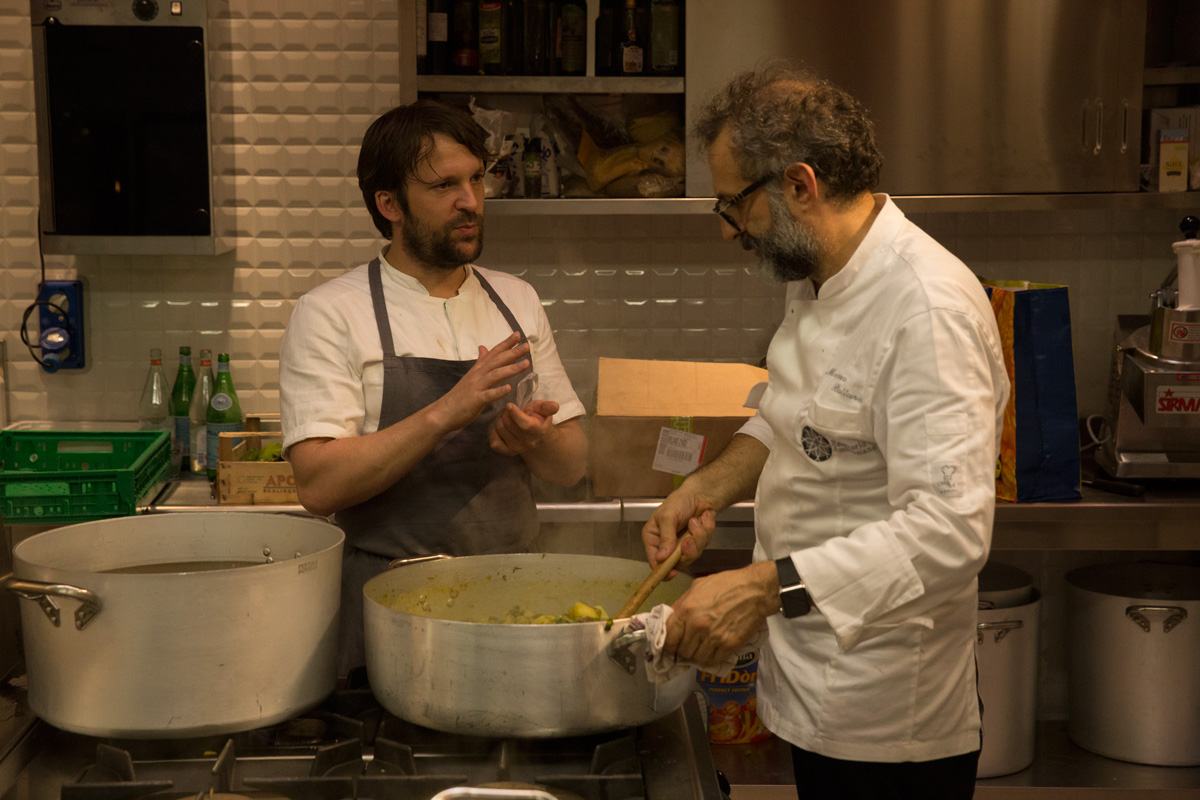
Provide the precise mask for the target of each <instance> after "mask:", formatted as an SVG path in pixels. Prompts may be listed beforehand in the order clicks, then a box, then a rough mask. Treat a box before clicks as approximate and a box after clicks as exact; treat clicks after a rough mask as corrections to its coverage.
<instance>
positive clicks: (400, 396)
mask: <svg viewBox="0 0 1200 800" xmlns="http://www.w3.org/2000/svg"><path fill="white" fill-rule="evenodd" d="M486 156H487V151H486V147H485V142H484V136H483V132H482V131H481V130H480V129H479V127H478V126H477V125H476V124H475V122H474V120H472V119H471V117H470V115H469V114H468V113H467V112H466V111H464V110H462V109H459V108H454V107H451V106H446V105H443V104H440V103H437V102H434V101H431V100H418V101H417V102H416V103H413V104H412V105H408V106H401V107H399V108H395V109H392V110H391V111H389V112H387V113H386V114H384V115H383V116H381V117H379V118H378V119H377V120H375V121H374V122H373V123H372V124H371V126H370V127H369V128H368V130H367V132H366V135H365V136H364V137H363V143H362V148H361V150H360V151H359V158H358V183H359V188H360V189H361V190H362V194H363V199H364V201H365V202H366V206H367V210H368V211H369V212H370V214H371V218H372V220H373V221H374V223H375V227H376V228H378V229H379V232H380V233H381V234H383V236H384V237H385V238H386V239H389V240H390V242H389V243H387V244H385V245H384V246H383V247H382V248H381V249H380V251H379V255H378V257H376V258H374V259H372V260H371V261H370V263H368V264H363V265H362V266H359V267H357V268H355V269H352V270H350V271H348V272H346V273H345V274H343V275H340V276H339V277H337V278H334V279H333V280H331V281H329V282H327V283H325V284H322V285H321V286H318V287H317V288H315V289H313V290H312V291H310V292H309V293H308V294H306V295H304V296H303V297H301V298H300V300H299V301H297V303H296V308H295V310H294V311H293V312H292V318H291V321H290V322H289V324H288V328H287V332H286V334H285V335H284V339H283V344H282V346H281V350H280V358H279V400H280V411H281V416H282V420H283V434H284V439H283V447H284V456H285V457H286V458H287V459H288V460H289V461H290V462H291V464H292V467H293V469H294V471H295V475H296V489H297V493H298V494H299V497H300V502H301V503H302V504H303V505H304V507H305V508H306V509H308V510H309V511H311V512H312V513H314V514H318V515H321V516H327V515H330V514H332V515H333V516H334V521H335V522H336V523H337V524H338V525H339V526H341V527H342V529H343V530H344V531H345V532H346V548H345V554H344V557H343V560H342V619H341V639H342V644H341V664H340V667H339V669H340V674H342V675H346V674H347V673H348V672H349V671H350V670H351V669H353V668H355V667H357V666H360V665H362V664H363V663H364V660H365V654H364V646H363V595H362V589H363V585H364V584H365V583H366V581H367V580H369V579H370V578H371V577H373V576H374V575H377V574H379V573H380V572H383V571H384V570H385V569H386V568H387V564H388V561H389V560H391V559H393V558H399V557H405V556H421V555H429V554H433V553H446V554H449V555H475V554H484V553H511V552H528V551H530V550H531V549H532V547H533V543H534V537H535V536H536V534H537V530H538V520H537V512H536V508H535V506H534V501H533V495H532V490H531V481H530V475H531V474H532V475H536V476H538V477H539V478H541V479H543V480H546V481H548V482H550V483H555V484H560V485H563V486H571V485H573V484H575V483H577V482H578V481H579V479H580V478H582V477H583V473H584V469H585V465H586V461H587V440H586V439H585V437H584V434H583V429H582V428H581V427H580V424H579V421H578V417H580V416H582V414H583V413H584V408H583V405H582V404H581V403H580V402H579V398H578V397H577V396H576V395H575V391H574V390H573V389H572V388H571V383H570V381H569V380H568V379H567V375H566V372H565V371H564V369H563V366H562V362H561V361H560V360H559V357H558V351H557V349H556V348H555V346H554V338H553V336H552V334H551V330H550V323H549V321H548V320H547V319H546V314H545V312H544V311H543V310H542V304H541V301H540V300H539V298H538V296H537V293H536V292H535V291H534V289H533V287H532V286H530V285H529V284H527V283H525V282H524V281H522V280H520V279H519V278H516V277H514V276H512V275H508V274H506V273H503V272H495V271H492V270H488V269H483V268H481V267H477V266H473V262H474V261H475V259H477V258H478V257H479V254H480V253H481V252H482V249H483V221H484V217H483V175H484V158H485V157H486Z"/></svg>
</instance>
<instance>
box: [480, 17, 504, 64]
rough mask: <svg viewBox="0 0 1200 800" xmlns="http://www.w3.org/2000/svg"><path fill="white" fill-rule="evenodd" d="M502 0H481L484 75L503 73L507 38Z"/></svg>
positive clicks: (481, 49) (481, 55)
mask: <svg viewBox="0 0 1200 800" xmlns="http://www.w3.org/2000/svg"><path fill="white" fill-rule="evenodd" d="M505 5H506V4H505V3H503V2H501V0H479V67H480V69H481V70H482V71H483V74H484V75H503V74H504V63H505V61H507V59H506V58H505V57H504V56H505V55H506V53H505V52H504V51H505V50H506V49H507V44H508V42H507V39H506V37H505V30H504V22H505V20H504V16H505V14H504V6H505Z"/></svg>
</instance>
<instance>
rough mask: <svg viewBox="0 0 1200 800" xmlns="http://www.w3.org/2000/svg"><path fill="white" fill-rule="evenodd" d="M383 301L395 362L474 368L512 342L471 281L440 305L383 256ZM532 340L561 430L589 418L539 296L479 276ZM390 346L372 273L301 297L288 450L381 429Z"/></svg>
mask: <svg viewBox="0 0 1200 800" xmlns="http://www.w3.org/2000/svg"><path fill="white" fill-rule="evenodd" d="M379 263H380V274H381V278H382V282H383V294H384V298H385V300H386V302H387V310H388V321H389V322H390V324H391V327H392V340H393V342H394V343H395V347H396V355H397V356H415V357H418V358H438V359H444V360H449V361H470V360H474V359H476V358H478V357H479V346H480V345H483V346H484V347H487V348H489V349H490V348H492V347H494V346H495V345H497V344H499V343H500V342H502V341H503V340H504V339H506V338H507V337H508V336H509V335H510V334H511V333H512V328H511V327H509V324H508V322H507V321H505V319H504V316H503V315H502V314H501V313H500V309H499V308H497V306H496V304H495V303H493V302H492V299H491V297H489V296H488V294H487V292H486V290H484V288H483V286H482V285H481V284H480V283H479V279H478V278H476V277H475V274H474V273H473V272H472V273H470V274H468V276H467V278H466V280H464V281H463V284H462V286H461V287H459V290H458V294H457V295H455V296H454V297H450V298H441V297H433V296H431V295H430V294H429V292H428V291H427V290H426V289H425V287H424V286H422V285H421V282H420V281H418V280H417V279H416V278H414V277H412V276H410V275H406V274H405V273H403V272H401V271H400V270H398V269H396V268H395V267H392V266H391V265H389V264H388V262H387V260H386V259H385V258H384V257H383V252H382V251H381V252H380V254H379ZM475 269H477V270H479V272H480V273H481V274H482V275H483V276H484V278H485V279H486V280H487V282H488V283H489V284H491V286H492V288H493V289H495V290H496V293H497V294H498V295H500V297H501V299H502V300H504V303H505V305H507V306H508V307H509V310H511V311H512V313H513V316H514V317H516V320H517V322H518V323H519V324H520V326H521V329H522V330H524V332H525V336H526V337H527V338H528V339H529V346H530V352H531V355H532V360H533V369H534V371H535V372H537V374H538V388H537V391H536V393H535V394H534V397H536V398H538V399H542V400H554V401H555V402H557V403H558V404H559V409H558V413H557V414H555V415H554V422H555V424H557V423H560V422H563V421H565V420H568V419H572V418H573V417H578V416H581V415H582V414H583V413H584V408H583V404H582V403H581V402H579V398H578V396H576V394H575V390H574V389H573V388H572V387H571V382H570V380H569V379H568V378H567V374H566V371H565V370H564V369H563V365H562V361H561V360H560V359H559V357H558V348H557V347H555V345H554V336H553V334H552V332H551V329H550V321H549V320H548V319H547V318H546V312H545V311H544V310H543V309H542V303H541V300H540V299H539V298H538V295H537V292H536V291H535V290H534V288H533V287H532V286H530V285H529V284H528V283H526V282H525V281H523V280H521V279H520V278H518V277H516V276H514V275H509V274H507V273H504V272H496V271H493V270H490V269H484V268H482V267H475ZM382 397H383V346H382V344H381V343H380V341H379V328H378V327H377V325H376V322H375V312H374V309H373V307H372V305H371V289H370V286H369V285H368V283H367V265H366V264H363V265H362V266H359V267H356V268H354V269H352V270H350V271H349V272H346V273H345V274H343V275H339V276H338V277H336V278H334V279H333V280H331V281H328V282H327V283H323V284H321V285H320V286H318V287H317V288H315V289H313V290H312V291H310V292H308V293H307V294H305V295H304V296H302V297H301V298H300V299H299V300H298V301H297V302H296V308H295V309H294V310H293V311H292V317H291V321H290V322H289V323H288V328H287V332H286V333H285V334H284V337H283V343H282V345H281V348H280V354H279V406H280V415H281V417H282V421H283V450H284V455H285V456H286V454H287V449H288V448H289V447H291V446H292V445H293V444H295V443H296V442H300V441H303V440H305V439H312V438H326V437H331V438H335V439H337V438H342V437H346V436H360V435H365V434H368V433H374V432H375V431H376V430H378V429H379V411H380V406H381V404H382Z"/></svg>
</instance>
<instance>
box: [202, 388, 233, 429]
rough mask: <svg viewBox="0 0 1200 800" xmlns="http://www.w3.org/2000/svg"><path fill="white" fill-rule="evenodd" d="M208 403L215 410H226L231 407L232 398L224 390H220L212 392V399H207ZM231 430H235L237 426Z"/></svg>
mask: <svg viewBox="0 0 1200 800" xmlns="http://www.w3.org/2000/svg"><path fill="white" fill-rule="evenodd" d="M208 404H209V405H210V406H212V407H213V408H215V409H216V410H217V411H228V410H229V409H230V408H232V407H233V398H232V397H230V396H229V395H227V394H225V393H224V392H221V393H219V394H214V395H213V396H212V400H210V401H208ZM232 430H237V428H233V429H232Z"/></svg>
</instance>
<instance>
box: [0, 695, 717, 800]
mask: <svg viewBox="0 0 1200 800" xmlns="http://www.w3.org/2000/svg"><path fill="white" fill-rule="evenodd" d="M16 752H24V753H25V754H26V755H25V757H24V758H23V759H22V762H27V763H22V764H20V765H19V766H17V767H16V769H19V770H20V772H19V773H17V774H16V777H15V779H12V780H10V781H6V782H2V783H0V790H5V789H6V787H7V790H6V791H4V793H3V794H0V800H205V798H209V800H235V799H238V798H250V800H358V799H360V798H361V799H363V800H428V799H429V798H432V797H433V796H434V795H435V794H437V793H438V792H440V791H442V790H445V789H449V788H451V787H456V786H470V787H476V788H487V787H496V788H508V789H516V788H529V789H532V788H535V787H536V788H540V789H543V790H544V791H547V792H549V793H550V794H551V795H552V796H554V797H556V798H559V800H635V798H636V799H637V800H684V799H685V798H695V800H721V799H722V798H724V797H725V793H726V792H727V791H728V786H727V785H725V786H724V787H722V784H721V780H722V779H721V778H720V777H719V776H718V773H717V771H716V768H715V767H714V766H713V761H712V756H711V753H710V752H709V746H708V738H707V731H706V728H705V724H704V717H703V714H702V713H701V710H700V705H699V703H693V702H686V703H684V704H683V706H681V707H680V708H677V709H676V710H675V711H673V712H671V713H670V714H668V715H667V716H665V717H663V718H662V719H660V720H657V721H655V722H652V723H649V724H646V725H642V726H640V727H637V728H632V729H628V730H623V731H617V732H613V733H606V734H596V735H591V736H579V737H568V738H559V739H552V740H545V739H490V738H483V737H474V736H461V735H455V734H447V733H442V732H439V731H434V730H430V729H428V728H423V727H420V726H417V725H413V724H411V723H408V722H404V721H403V720H400V719H397V718H396V717H394V716H392V715H391V714H389V713H388V712H387V711H385V710H384V709H382V708H381V707H380V706H379V704H378V703H377V702H376V701H375V699H374V696H373V695H372V694H371V692H370V689H369V688H366V689H355V690H338V691H335V692H334V693H333V695H331V696H330V697H329V698H328V699H327V700H326V702H325V703H324V704H322V705H321V706H320V707H319V708H317V709H315V710H313V711H310V712H308V713H306V714H303V715H301V716H299V717H296V718H294V719H292V720H289V721H287V722H284V723H282V724H279V725H275V726H271V727H268V728H262V729H257V730H252V731H247V732H244V733H239V734H234V735H232V736H226V737H212V738H201V739H186V740H153V741H132V740H118V739H100V738H96V737H89V736H82V735H79V734H74V733H70V732H68V731H62V730H58V729H56V728H53V727H50V726H49V725H47V724H46V723H44V722H40V721H39V722H37V723H36V724H34V725H32V726H30V728H29V730H28V731H27V732H26V733H25V735H24V741H23V742H22V746H21V747H19V748H14V752H13V753H10V754H9V756H8V757H6V758H4V759H3V760H0V777H2V776H3V774H4V772H5V764H6V761H9V760H11V759H13V758H15V757H16V756H15V753H16ZM13 769H14V767H13V765H12V764H11V763H10V764H8V771H9V772H12V771H13ZM10 782H11V784H12V785H11V786H8V783H10ZM723 788H724V791H723ZM531 796H532V795H531Z"/></svg>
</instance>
